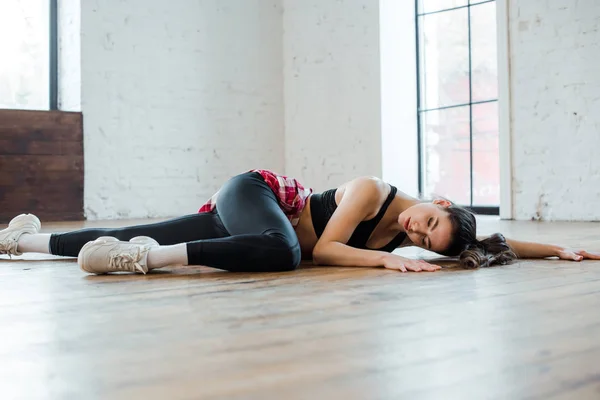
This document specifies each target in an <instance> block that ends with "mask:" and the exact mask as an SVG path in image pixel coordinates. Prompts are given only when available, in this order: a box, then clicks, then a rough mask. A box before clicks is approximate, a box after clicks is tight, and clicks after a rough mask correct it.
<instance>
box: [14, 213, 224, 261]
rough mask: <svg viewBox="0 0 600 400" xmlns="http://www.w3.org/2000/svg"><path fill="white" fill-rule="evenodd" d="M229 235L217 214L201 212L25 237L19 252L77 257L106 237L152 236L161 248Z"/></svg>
mask: <svg viewBox="0 0 600 400" xmlns="http://www.w3.org/2000/svg"><path fill="white" fill-rule="evenodd" d="M227 235H228V233H227V231H226V230H225V228H224V227H223V224H222V223H221V221H220V219H219V216H218V215H217V214H216V213H202V214H191V215H186V216H184V217H179V218H175V219H171V220H168V221H163V222H158V223H154V224H145V225H137V226H128V227H124V228H114V229H96V228H90V229H81V230H77V231H72V232H66V233H55V234H23V235H21V236H20V238H19V240H18V251H19V252H20V253H29V252H36V253H49V254H54V255H58V256H67V257H77V255H78V254H79V251H80V250H81V249H82V248H83V246H84V245H85V244H86V243H88V242H90V241H93V240H96V239H97V238H99V237H105V236H110V237H114V238H117V239H118V240H122V241H128V240H130V239H132V238H134V237H136V236H149V237H151V238H153V239H154V240H156V241H157V242H158V243H159V244H161V245H172V244H177V243H185V242H190V241H193V240H199V239H209V238H220V237H224V236H227Z"/></svg>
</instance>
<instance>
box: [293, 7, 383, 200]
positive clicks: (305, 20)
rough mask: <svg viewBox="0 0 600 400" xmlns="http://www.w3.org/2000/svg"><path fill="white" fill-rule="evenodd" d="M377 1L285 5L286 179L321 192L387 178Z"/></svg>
mask: <svg viewBox="0 0 600 400" xmlns="http://www.w3.org/2000/svg"><path fill="white" fill-rule="evenodd" d="M378 3H379V2H378V1H377V0H352V1H331V0H327V1H323V0H283V5H284V14H283V25H284V27H285V28H284V40H283V45H284V77H285V91H284V93H285V102H284V104H285V143H286V146H285V147H286V153H285V155H286V157H285V163H286V172H287V173H288V174H290V175H293V176H296V177H298V178H300V179H301V180H302V181H305V182H306V183H307V184H308V185H309V186H312V187H313V188H315V189H316V190H323V189H328V188H330V187H333V186H336V185H338V184H340V183H342V182H344V181H346V180H348V179H351V178H353V177H356V176H357V175H377V176H381V173H382V166H381V164H382V156H381V100H380V59H379V7H378Z"/></svg>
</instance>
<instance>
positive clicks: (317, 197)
mask: <svg viewBox="0 0 600 400" xmlns="http://www.w3.org/2000/svg"><path fill="white" fill-rule="evenodd" d="M390 187H391V190H390V194H389V195H388V197H387V198H386V199H385V202H384V203H383V205H382V206H381V209H380V210H379V212H378V213H377V215H376V216H375V217H373V218H371V219H370V220H367V221H362V222H361V223H359V224H358V226H357V227H356V229H355V230H354V232H353V233H352V236H351V237H350V239H349V240H348V243H347V245H348V246H351V247H355V248H358V249H367V250H380V251H387V252H388V253H391V252H392V251H394V250H395V249H396V248H398V246H400V244H402V242H403V241H404V239H405V238H406V233H404V232H400V233H399V234H398V235H396V237H395V238H393V239H392V240H391V241H390V242H389V243H388V244H386V245H385V246H383V247H381V248H379V249H371V248H369V247H367V242H368V241H369V238H370V237H371V234H372V233H373V231H374V230H375V227H376V226H377V224H379V222H380V221H381V219H382V218H383V216H384V214H385V212H386V211H387V209H388V207H389V206H390V204H391V202H392V200H394V196H395V195H396V192H397V191H398V189H397V188H395V187H394V186H392V185H390ZM336 190H337V189H330V190H327V191H325V192H323V193H315V194H313V195H312V196H311V197H310V210H311V215H312V223H313V226H314V228H315V233H316V234H317V238H320V237H321V235H322V234H323V231H324V230H325V226H327V223H328V222H329V220H330V219H331V216H332V215H333V213H334V211H335V210H336V209H337V203H336V202H335V192H336Z"/></svg>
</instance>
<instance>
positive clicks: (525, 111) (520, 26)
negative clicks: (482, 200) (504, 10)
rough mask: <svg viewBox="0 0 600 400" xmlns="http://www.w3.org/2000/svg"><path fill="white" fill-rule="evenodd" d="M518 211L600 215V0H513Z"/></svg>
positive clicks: (556, 216) (524, 215)
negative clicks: (599, 62)
mask: <svg viewBox="0 0 600 400" xmlns="http://www.w3.org/2000/svg"><path fill="white" fill-rule="evenodd" d="M509 15H510V19H509V20H510V26H509V33H510V61H511V63H510V73H511V98H512V107H511V113H512V149H513V150H512V164H513V201H514V212H515V217H516V218H517V219H531V218H535V219H539V218H541V219H545V220H600V207H599V205H600V157H599V156H598V149H600V112H599V111H598V110H600V68H599V67H598V60H599V55H600V2H598V1H596V0H578V1H573V0H553V1H543V2H542V1H516V0H510V2H509Z"/></svg>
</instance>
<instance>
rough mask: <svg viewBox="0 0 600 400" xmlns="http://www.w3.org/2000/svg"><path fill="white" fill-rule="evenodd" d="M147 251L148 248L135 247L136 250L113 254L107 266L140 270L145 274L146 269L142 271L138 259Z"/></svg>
mask: <svg viewBox="0 0 600 400" xmlns="http://www.w3.org/2000/svg"><path fill="white" fill-rule="evenodd" d="M147 252H148V249H147V248H145V247H142V248H141V249H137V251H132V252H131V253H117V254H113V255H111V256H110V259H109V260H108V266H109V267H110V268H113V269H116V270H120V271H131V272H141V273H143V274H145V273H146V271H144V268H143V267H142V265H141V264H140V261H141V260H142V257H143V256H144V254H145V253H147Z"/></svg>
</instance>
